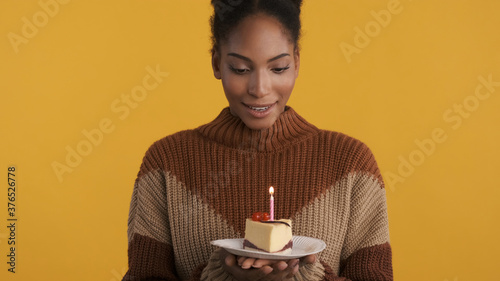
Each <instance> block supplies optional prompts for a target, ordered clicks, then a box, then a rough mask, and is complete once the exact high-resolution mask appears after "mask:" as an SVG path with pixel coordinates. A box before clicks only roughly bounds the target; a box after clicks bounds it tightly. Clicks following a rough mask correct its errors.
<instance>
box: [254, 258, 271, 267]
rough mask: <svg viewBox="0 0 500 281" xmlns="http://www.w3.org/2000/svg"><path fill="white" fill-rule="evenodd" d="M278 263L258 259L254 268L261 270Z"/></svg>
mask: <svg viewBox="0 0 500 281" xmlns="http://www.w3.org/2000/svg"><path fill="white" fill-rule="evenodd" d="M276 262H277V261H276V260H266V259H256V260H255V262H254V263H253V265H252V267H255V268H261V267H263V266H265V265H272V264H275V263H276Z"/></svg>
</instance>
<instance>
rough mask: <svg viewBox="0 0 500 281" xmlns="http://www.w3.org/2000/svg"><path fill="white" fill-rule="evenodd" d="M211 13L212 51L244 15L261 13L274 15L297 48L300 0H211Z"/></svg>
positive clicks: (218, 46)
mask: <svg viewBox="0 0 500 281" xmlns="http://www.w3.org/2000/svg"><path fill="white" fill-rule="evenodd" d="M211 2H212V6H213V8H214V14H213V15H212V16H211V17H210V26H211V29H212V37H211V39H212V49H211V52H214V51H220V44H221V43H222V42H224V41H225V40H227V38H228V36H229V33H230V32H231V30H232V29H233V28H234V27H236V26H237V25H238V24H239V23H240V22H241V21H242V20H243V19H244V18H246V17H248V16H251V15H255V14H259V13H263V14H266V15H269V16H272V17H274V18H276V19H277V20H278V21H279V22H280V23H281V24H282V25H283V27H284V28H285V29H286V31H287V32H288V34H289V36H290V40H291V42H292V43H293V44H294V45H295V48H296V49H300V46H299V38H300V35H301V34H300V33H301V31H300V29H301V23H300V8H301V6H302V0H211Z"/></svg>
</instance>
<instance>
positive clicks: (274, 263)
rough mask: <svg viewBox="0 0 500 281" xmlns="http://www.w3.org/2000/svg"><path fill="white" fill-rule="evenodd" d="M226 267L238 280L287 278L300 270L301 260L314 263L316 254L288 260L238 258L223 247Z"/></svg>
mask: <svg viewBox="0 0 500 281" xmlns="http://www.w3.org/2000/svg"><path fill="white" fill-rule="evenodd" d="M220 259H221V263H222V265H223V267H224V269H225V270H226V271H227V272H228V273H229V274H231V275H232V276H233V277H234V278H236V279H237V280H262V281H264V280H287V279H291V278H293V276H294V275H295V274H296V273H297V272H298V271H299V262H300V261H302V262H305V263H314V262H315V261H316V256H315V255H311V256H307V257H304V258H302V259H301V260H298V259H290V260H287V261H279V260H265V259H253V258H246V257H239V258H238V259H237V258H236V257H235V256H234V255H232V254H230V253H228V252H227V251H226V250H224V249H222V251H221V254H220Z"/></svg>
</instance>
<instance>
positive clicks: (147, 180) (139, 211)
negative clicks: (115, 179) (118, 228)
mask: <svg viewBox="0 0 500 281" xmlns="http://www.w3.org/2000/svg"><path fill="white" fill-rule="evenodd" d="M160 156H161V154H160V152H159V151H158V150H157V149H155V147H154V146H152V147H151V148H150V149H149V150H148V151H147V152H146V155H145V156H144V159H143V162H142V164H141V168H140V171H139V173H138V175H137V178H136V180H135V184H134V189H133V192H132V199H131V202H130V210H129V218H128V230H127V234H128V267H129V269H128V271H127V273H126V274H125V276H124V277H123V280H134V281H140V280H148V281H159V280H180V279H179V278H178V276H177V274H176V270H175V262H174V252H173V247H172V239H171V236H170V226H169V221H168V216H167V206H166V202H167V201H166V186H165V177H164V172H163V170H162V168H161V161H160V160H161V157H160Z"/></svg>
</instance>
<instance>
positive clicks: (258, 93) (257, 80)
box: [248, 70, 271, 98]
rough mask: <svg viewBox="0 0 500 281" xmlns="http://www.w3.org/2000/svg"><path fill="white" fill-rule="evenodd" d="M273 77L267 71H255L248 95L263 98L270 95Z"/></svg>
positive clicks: (251, 78)
mask: <svg viewBox="0 0 500 281" xmlns="http://www.w3.org/2000/svg"><path fill="white" fill-rule="evenodd" d="M270 78H271V77H270V76H269V73H267V71H266V70H262V71H255V72H254V73H252V74H251V77H250V83H249V85H248V94H250V95H252V96H254V97H256V98H262V97H265V96H266V95H268V94H269V93H270V91H271V79H270Z"/></svg>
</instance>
